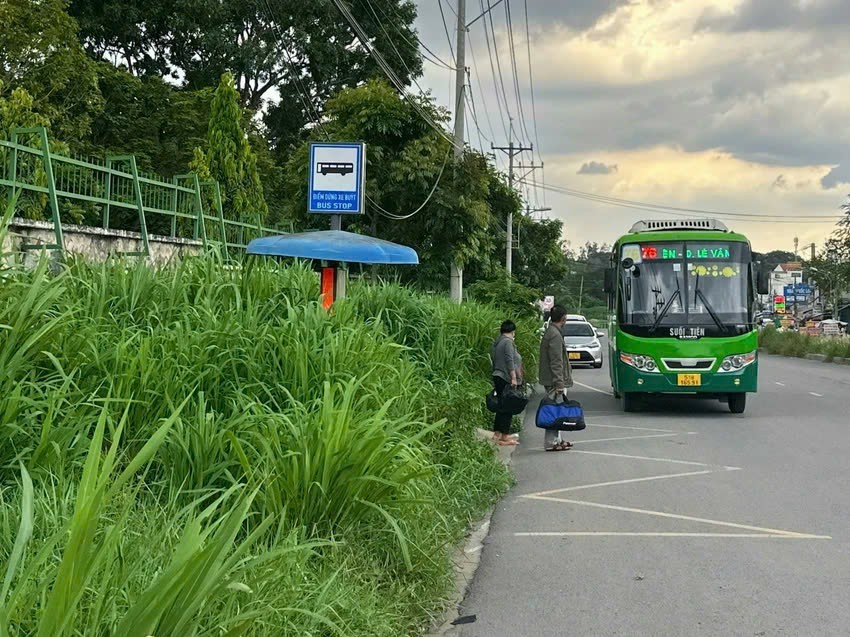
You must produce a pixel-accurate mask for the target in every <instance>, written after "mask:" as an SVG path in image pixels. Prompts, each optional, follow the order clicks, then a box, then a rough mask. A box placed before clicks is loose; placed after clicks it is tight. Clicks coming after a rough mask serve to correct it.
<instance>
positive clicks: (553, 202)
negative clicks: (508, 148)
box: [415, 0, 850, 254]
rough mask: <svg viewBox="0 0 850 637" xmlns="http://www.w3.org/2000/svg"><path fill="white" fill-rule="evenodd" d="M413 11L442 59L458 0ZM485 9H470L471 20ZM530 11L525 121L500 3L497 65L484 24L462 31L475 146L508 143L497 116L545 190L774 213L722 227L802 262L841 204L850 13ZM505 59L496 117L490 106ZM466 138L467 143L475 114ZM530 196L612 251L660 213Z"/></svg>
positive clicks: (834, 4) (574, 5)
mask: <svg viewBox="0 0 850 637" xmlns="http://www.w3.org/2000/svg"><path fill="white" fill-rule="evenodd" d="M415 1H416V2H417V6H418V10H419V17H418V19H417V23H416V27H417V29H418V32H419V38H420V40H421V41H422V42H423V43H424V44H425V45H427V46H428V47H429V48H430V49H431V50H432V51H433V52H434V53H436V54H437V55H439V57H440V58H441V59H443V60H446V61H449V62H451V60H452V57H451V55H452V54H451V52H450V51H449V42H448V38H447V36H446V31H445V29H444V26H443V22H442V19H441V15H440V10H439V9H440V2H442V7H443V12H444V15H445V18H446V21H447V23H448V27H449V30H450V34H451V37H452V38H454V31H453V28H454V24H455V21H456V18H455V13H454V12H455V7H456V6H457V4H456V3H457V0H415ZM483 2H484V6H486V3H487V0H483ZM481 3H482V0H467V17H468V19H469V20H471V19H472V18H474V17H475V16H477V15H479V13H481V6H482V5H481ZM527 3H528V4H527V6H528V15H529V20H528V22H529V28H528V35H529V37H527V35H526V22H525V5H524V2H523V0H510V10H511V16H512V24H513V42H514V49H515V51H516V66H517V69H518V76H519V85H520V95H521V107H522V108H521V109H520V105H518V104H517V100H516V96H515V90H514V88H513V75H512V73H511V58H510V54H509V51H510V37H509V33H508V29H507V27H506V24H507V20H506V12H505V8H504V4H503V5H500V6H499V7H497V8H496V9H494V10H493V13H492V15H493V18H494V19H493V25H492V26H493V34H491V36H490V37H491V38H492V36H493V35H495V44H494V42H493V41H492V40H491V42H490V44H491V48H490V50H489V53H491V55H488V46H487V40H486V35H485V20H479V21H478V22H476V23H475V24H474V25H472V26H471V27H470V31H469V34H468V38H469V47H468V49H467V64H466V65H467V67H469V68H470V76H471V87H472V96H473V99H474V102H475V107H476V112H477V121H478V127H480V129H481V132H482V135H481V138H480V145H481V146H483V147H484V149H485V150H487V151H489V149H490V143H491V141H494V142H495V144H496V145H497V146H504V145H507V141H508V139H507V137H508V135H507V132H506V129H508V128H509V126H508V111H509V112H510V115H511V116H512V118H513V120H514V131H515V133H514V141H515V143H519V142H522V143H523V144H525V145H530V144H534V146H535V150H534V153H533V157H532V153H525V154H524V155H523V156H521V157H520V161H521V162H522V163H523V164H528V163H530V162H531V161H532V159H534V160H535V161H540V160H541V159H542V161H543V162H544V163H545V173H543V174H544V175H545V181H546V183H547V184H549V185H553V186H560V187H566V188H570V189H574V190H578V191H581V192H587V193H593V194H595V195H601V196H606V197H616V198H619V199H627V200H634V201H639V202H652V203H656V204H664V205H669V206H674V207H680V208H693V209H700V210H711V211H720V212H729V213H738V214H743V215H762V216H764V215H772V217H769V218H766V219H765V218H763V217H762V218H759V217H755V218H754V217H744V216H740V217H737V218H735V217H726V218H724V219H723V220H724V222H725V223H726V224H727V225H728V226H729V227H730V228H731V229H733V230H737V231H740V232H743V233H744V234H746V235H747V236H748V237H749V238H750V239H751V241H752V244H753V248H754V249H755V250H757V251H761V252H765V251H768V250H774V249H782V250H793V247H794V237H798V238H799V244H800V246H801V252H802V251H803V247H804V246H808V245H809V244H811V243H813V242H814V243H816V244H818V245H820V244H821V243H822V242H823V240H824V239H825V238H826V237H827V236H828V235H829V234H830V232H832V230H833V228H834V224H833V217H834V218H835V219H837V218H838V216H839V215H840V214H841V211H840V206H841V204H842V203H844V202H845V201H847V193H850V46H847V43H846V41H845V40H846V32H847V29H848V27H850V0H527ZM486 27H489V23H486ZM529 43H530V49H531V69H532V74H531V76H532V78H533V83H534V104H533V105H532V99H531V91H530V88H529V59H528V54H527V51H528V48H529V46H528V44H529ZM452 46H453V45H452ZM497 49H498V52H499V54H498V59H496V55H495V51H496V50H497ZM491 56H492V58H493V64H492V65H491V61H490V60H491ZM499 62H500V63H501V67H502V78H503V83H504V86H505V92H506V93H507V105H505V104H504V103H503V102H504V101H503V100H500V99H499V100H498V101H497V94H498V95H501V91H502V89H501V84H502V82H500V81H499V79H498V78H499V73H498V70H496V72H495V73H494V71H493V68H495V67H496V66H497V64H498V63H499ZM419 84H420V86H421V87H422V88H423V89H425V90H428V91H431V92H432V94H433V96H434V97H435V98H436V99H437V101H438V102H439V103H441V104H443V105H446V106H448V105H450V104H452V103H453V92H454V73H453V72H452V71H449V70H447V69H445V68H441V67H439V66H438V65H436V64H431V63H429V62H426V63H425V75H424V77H423V78H422V79H421V80H420V82H419ZM470 110H471V109H470ZM520 110H522V112H524V114H525V124H524V125H523V124H522V123H521V117H520ZM533 113H536V118H535V117H534V116H533ZM535 124H536V131H535ZM466 139H467V141H468V143H469V144H470V145H472V146H473V147H478V146H479V133H478V131H477V128H476V125H475V122H474V121H472V119H471V117H470V118H469V127H468V128H467V134H466ZM497 155H500V157H499V165H500V166H505V165H506V164H505V163H504V155H503V154H501V153H497ZM523 172H525V171H523ZM536 176H537V179H538V180H539V179H541V177H542V175H541V171H536ZM528 199H529V202H530V205H531V206H532V207H534V206H537V205H541V206H543V205H545V206H548V207H551V208H552V211H551V212H546V213H542V214H545V215H547V216H549V217H552V218H557V219H560V220H562V221H563V222H564V238H565V239H566V240H567V241H568V242H569V243H570V244H571V245H573V246H579V245H581V244H583V243H585V242H587V241H595V242H598V243H611V242H612V241H613V240H615V239H616V238H617V237H618V236H619V235H621V234H623V233H625V232H626V231H628V229H629V228H630V227H631V225H632V223H634V222H635V221H637V220H639V219H646V218H655V219H663V218H670V217H669V216H665V215H659V214H658V213H653V212H646V211H641V210H635V209H631V208H624V207H615V206H611V205H609V204H600V203H596V202H591V201H588V200H586V199H583V198H576V197H570V196H566V195H562V194H557V193H552V192H549V193H546V195H545V204H544V201H543V199H544V197H543V194H542V192H540V191H538V192H537V193H536V195H535V193H534V192H533V191H530V192H529V197H528ZM692 216H704V215H692ZM774 217H776V218H774ZM806 254H808V248H806Z"/></svg>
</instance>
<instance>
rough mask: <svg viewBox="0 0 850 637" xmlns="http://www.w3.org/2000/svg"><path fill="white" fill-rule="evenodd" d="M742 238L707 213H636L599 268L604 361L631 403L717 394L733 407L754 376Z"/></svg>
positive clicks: (737, 408)
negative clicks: (604, 309)
mask: <svg viewBox="0 0 850 637" xmlns="http://www.w3.org/2000/svg"><path fill="white" fill-rule="evenodd" d="M766 283H767V280H766V279H765V278H764V277H763V276H762V275H761V273H760V272H757V268H756V267H755V264H754V263H753V258H752V251H751V249H750V243H749V241H748V240H747V238H746V237H745V236H743V235H741V234H737V233H734V232H730V231H729V229H728V228H727V227H726V226H725V225H724V224H723V223H722V222H720V221H716V220H714V219H689V220H671V221H667V220H663V221H640V222H638V223H636V224H635V225H634V226H632V228H631V230H630V231H629V233H628V234H626V235H623V236H622V237H620V239H619V240H617V242H616V244H615V245H614V249H613V252H612V255H611V267H610V268H609V269H608V270H607V271H606V273H605V291H606V292H607V293H608V298H609V324H608V336H609V339H608V343H609V356H608V367H609V371H610V375H611V385H612V387H613V388H614V395H615V396H616V397H617V398H619V399H620V401H621V402H622V406H623V409H624V411H634V410H635V409H636V408H637V406H638V404H639V403H640V401H641V399H642V398H644V397H646V396H647V395H649V394H690V395H693V396H695V397H698V398H717V399H719V400H721V401H722V402H726V403H728V404H729V410H730V411H731V412H732V413H736V414H740V413H743V412H744V410H745V408H746V404H747V393H748V392H755V391H756V389H757V386H758V337H757V332H756V325H755V320H754V314H755V311H756V301H757V294H765V293H767V290H766V289H765V288H766Z"/></svg>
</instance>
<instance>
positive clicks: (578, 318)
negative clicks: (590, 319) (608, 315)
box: [567, 314, 587, 323]
mask: <svg viewBox="0 0 850 637" xmlns="http://www.w3.org/2000/svg"><path fill="white" fill-rule="evenodd" d="M573 321H578V322H581V323H587V319H586V318H584V316H582V315H581V314H567V323H570V322H573Z"/></svg>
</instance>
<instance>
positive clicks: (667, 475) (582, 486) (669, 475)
mask: <svg viewBox="0 0 850 637" xmlns="http://www.w3.org/2000/svg"><path fill="white" fill-rule="evenodd" d="M708 473H715V472H714V471H713V470H711V469H704V470H703V471H688V472H687V473H665V474H663V475H660V476H648V477H646V478H629V479H628V480H612V481H611V482H596V483H594V484H580V485H578V486H575V487H565V488H563V489H552V490H551V491H539V492H538V493H529V494H527V495H521V496H519V497H521V498H534V497H539V496H542V495H554V494H555V493H564V492H566V491H580V490H581V489H593V488H595V487H612V486H614V485H618V484H634V483H635V482H650V481H652V480H667V479H668V478H684V477H686V476H704V475H706V474H708Z"/></svg>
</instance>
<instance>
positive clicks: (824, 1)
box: [696, 0, 850, 32]
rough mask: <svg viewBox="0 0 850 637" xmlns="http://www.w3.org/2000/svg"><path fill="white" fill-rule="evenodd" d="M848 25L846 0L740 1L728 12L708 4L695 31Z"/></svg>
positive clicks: (848, 8) (849, 18) (734, 30)
mask: <svg viewBox="0 0 850 637" xmlns="http://www.w3.org/2000/svg"><path fill="white" fill-rule="evenodd" d="M848 24H850V3H848V2H847V0H807V1H801V0H744V2H742V3H741V4H739V5H738V6H737V7H735V8H734V10H732V11H731V12H723V11H720V10H718V9H716V8H715V7H709V8H708V9H706V10H705V12H704V13H703V14H702V16H701V17H700V19H699V20H698V21H697V24H696V29H697V30H713V31H726V32H746V31H778V30H786V29H787V30H795V31H796V30H801V29H812V28H821V29H830V30H831V29H834V28H840V27H841V26H846V25H848Z"/></svg>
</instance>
